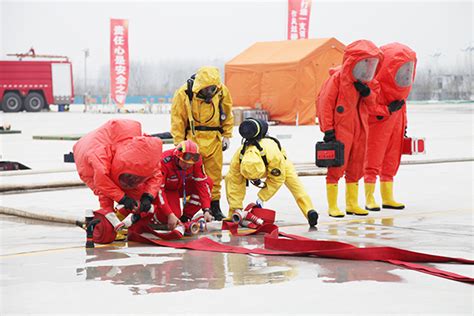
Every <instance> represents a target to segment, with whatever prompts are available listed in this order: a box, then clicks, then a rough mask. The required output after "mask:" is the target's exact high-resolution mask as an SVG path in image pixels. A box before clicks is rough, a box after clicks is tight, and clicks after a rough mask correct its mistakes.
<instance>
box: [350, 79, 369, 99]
mask: <svg viewBox="0 0 474 316" xmlns="http://www.w3.org/2000/svg"><path fill="white" fill-rule="evenodd" d="M354 87H355V88H356V90H357V91H358V92H359V94H360V96H361V97H368V96H369V95H370V88H369V86H368V85H366V84H365V83H363V82H362V81H360V80H357V81H356V82H354Z"/></svg>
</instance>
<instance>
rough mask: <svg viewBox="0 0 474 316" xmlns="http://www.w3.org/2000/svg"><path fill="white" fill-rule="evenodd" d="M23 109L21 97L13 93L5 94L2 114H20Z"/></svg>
mask: <svg viewBox="0 0 474 316" xmlns="http://www.w3.org/2000/svg"><path fill="white" fill-rule="evenodd" d="M22 107H23V101H22V99H21V97H20V96H19V95H18V94H16V93H15V92H7V93H5V95H4V96H3V103H2V110H3V112H20V111H21V109H22Z"/></svg>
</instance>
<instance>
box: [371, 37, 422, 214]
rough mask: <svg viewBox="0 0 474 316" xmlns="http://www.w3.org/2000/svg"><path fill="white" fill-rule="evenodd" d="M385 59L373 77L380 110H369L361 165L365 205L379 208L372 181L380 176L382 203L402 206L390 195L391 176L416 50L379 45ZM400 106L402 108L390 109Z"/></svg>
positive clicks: (398, 157) (396, 161)
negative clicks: (367, 131) (363, 163)
mask: <svg viewBox="0 0 474 316" xmlns="http://www.w3.org/2000/svg"><path fill="white" fill-rule="evenodd" d="M380 49H381V50H382V52H383V54H384V60H383V63H382V66H381V68H380V71H379V72H378V74H377V76H376V80H377V82H378V83H379V85H380V88H379V89H378V93H377V103H379V104H380V105H381V107H378V108H375V109H380V108H381V109H382V110H383V111H372V112H371V111H370V110H369V135H368V140H367V154H366V160H365V167H364V182H365V201H366V204H365V205H366V206H365V208H366V209H367V210H369V211H379V210H380V206H379V205H377V203H376V202H375V199H374V191H375V182H376V180H377V176H379V177H380V191H381V195H382V207H384V208H391V209H403V208H404V207H405V206H404V205H403V204H402V203H399V202H396V201H395V200H394V198H393V177H394V176H395V175H396V174H397V171H398V167H399V166H400V160H401V156H402V147H403V138H404V133H405V129H406V126H407V118H406V106H404V105H405V102H406V99H407V98H408V95H409V94H410V91H411V87H412V84H413V80H414V78H415V67H416V53H415V52H414V51H413V50H411V49H410V48H409V47H407V46H405V45H403V44H400V43H391V44H387V45H384V46H382V47H380ZM396 107H400V108H401V111H393V109H396Z"/></svg>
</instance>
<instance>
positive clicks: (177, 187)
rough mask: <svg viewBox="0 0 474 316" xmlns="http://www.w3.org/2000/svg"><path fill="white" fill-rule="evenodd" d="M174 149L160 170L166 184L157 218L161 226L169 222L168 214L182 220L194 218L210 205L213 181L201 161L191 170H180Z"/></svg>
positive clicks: (166, 156) (169, 151)
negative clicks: (183, 216)
mask: <svg viewBox="0 0 474 316" xmlns="http://www.w3.org/2000/svg"><path fill="white" fill-rule="evenodd" d="M174 151H175V149H170V150H167V151H165V152H163V157H162V159H161V171H162V174H163V184H162V186H161V190H162V193H163V194H162V195H160V199H163V201H162V202H163V203H162V205H158V201H155V202H156V203H157V205H156V207H157V208H158V210H159V211H158V213H157V214H156V217H157V218H158V220H159V221H160V222H161V223H164V224H166V223H167V222H168V215H169V214H171V213H174V214H175V215H176V217H178V218H180V217H181V215H185V216H186V217H187V218H189V219H191V218H192V217H193V216H194V214H196V212H198V211H199V210H200V209H204V208H209V207H210V205H211V191H212V180H211V178H209V177H208V176H207V175H206V173H205V172H204V168H203V164H202V159H201V158H199V160H198V161H197V162H196V163H195V164H194V165H192V166H191V167H190V168H189V169H186V170H183V169H181V168H179V166H178V163H177V159H178V158H177V157H176V156H175V155H174ZM184 196H186V197H187V201H186V204H185V206H184V208H183V210H181V205H180V204H181V203H180V198H182V197H184Z"/></svg>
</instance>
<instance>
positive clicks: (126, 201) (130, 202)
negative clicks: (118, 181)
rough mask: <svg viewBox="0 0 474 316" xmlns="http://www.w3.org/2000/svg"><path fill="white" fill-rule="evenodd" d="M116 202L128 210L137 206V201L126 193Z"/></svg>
mask: <svg viewBox="0 0 474 316" xmlns="http://www.w3.org/2000/svg"><path fill="white" fill-rule="evenodd" d="M118 203H119V204H121V205H123V206H124V208H125V209H126V210H130V211H133V209H134V208H135V207H137V206H138V204H137V201H135V200H134V199H132V198H131V197H129V196H127V195H126V194H125V195H124V196H123V198H121V199H120V201H118Z"/></svg>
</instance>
